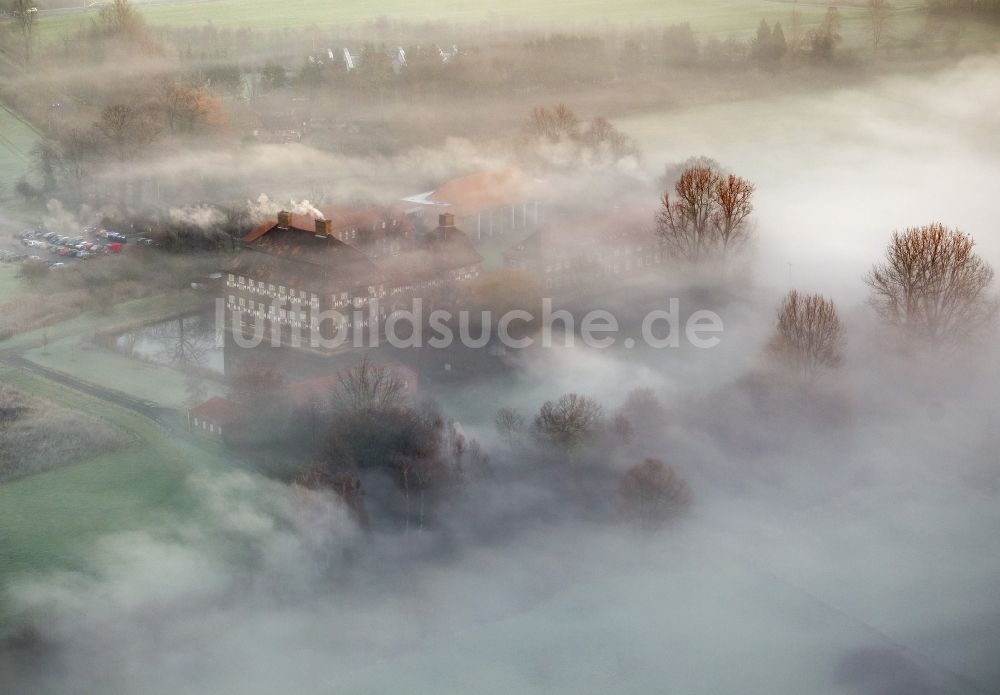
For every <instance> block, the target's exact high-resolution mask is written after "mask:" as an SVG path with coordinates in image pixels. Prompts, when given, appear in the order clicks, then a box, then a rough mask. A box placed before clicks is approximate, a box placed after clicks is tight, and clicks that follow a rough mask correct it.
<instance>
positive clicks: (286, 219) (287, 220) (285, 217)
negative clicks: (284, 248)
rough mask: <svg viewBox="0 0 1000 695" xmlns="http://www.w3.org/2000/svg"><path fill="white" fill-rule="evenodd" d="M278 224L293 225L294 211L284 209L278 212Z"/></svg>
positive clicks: (286, 226) (285, 226)
mask: <svg viewBox="0 0 1000 695" xmlns="http://www.w3.org/2000/svg"><path fill="white" fill-rule="evenodd" d="M278 226H279V227H283V228H288V227H291V226H292V213H290V212H288V211H286V210H282V211H281V212H279V213H278Z"/></svg>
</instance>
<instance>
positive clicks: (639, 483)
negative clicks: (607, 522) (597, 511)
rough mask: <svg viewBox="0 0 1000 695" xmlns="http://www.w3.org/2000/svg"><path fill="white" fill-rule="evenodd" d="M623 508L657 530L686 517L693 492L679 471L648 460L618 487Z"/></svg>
mask: <svg viewBox="0 0 1000 695" xmlns="http://www.w3.org/2000/svg"><path fill="white" fill-rule="evenodd" d="M618 494H619V496H620V498H621V503H622V509H623V511H624V512H625V514H626V515H627V516H629V517H630V518H632V519H634V520H635V521H637V522H638V523H639V524H641V525H643V526H646V527H656V526H659V525H661V524H663V523H664V522H666V521H669V520H671V519H673V518H676V517H678V516H680V515H681V514H683V513H684V512H685V511H687V509H688V508H689V507H690V506H691V501H692V495H691V489H690V488H689V487H688V484H687V483H686V482H685V481H684V479H683V478H681V477H680V475H678V474H677V472H676V471H675V470H674V469H673V468H671V467H670V466H667V465H666V464H664V463H663V461H660V460H659V459H652V458H648V459H646V460H645V461H643V462H642V463H638V464H636V465H634V466H632V467H631V468H629V469H628V470H627V471H626V472H625V475H624V476H623V477H622V480H621V483H619V486H618Z"/></svg>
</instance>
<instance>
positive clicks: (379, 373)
mask: <svg viewBox="0 0 1000 695" xmlns="http://www.w3.org/2000/svg"><path fill="white" fill-rule="evenodd" d="M405 400H406V382H405V381H404V380H403V378H402V377H400V376H399V375H398V374H396V373H395V372H394V371H392V370H391V369H389V368H388V367H385V366H382V365H378V364H375V363H373V362H371V361H370V360H369V359H368V358H367V357H365V358H364V359H362V360H361V362H359V363H358V364H356V365H355V366H353V367H351V368H350V369H345V370H344V371H342V372H340V374H338V375H337V390H336V392H335V393H334V401H335V402H336V404H337V405H338V406H339V407H340V408H341V409H343V410H349V411H382V410H389V409H392V408H396V407H399V406H401V405H403V403H404V402H405Z"/></svg>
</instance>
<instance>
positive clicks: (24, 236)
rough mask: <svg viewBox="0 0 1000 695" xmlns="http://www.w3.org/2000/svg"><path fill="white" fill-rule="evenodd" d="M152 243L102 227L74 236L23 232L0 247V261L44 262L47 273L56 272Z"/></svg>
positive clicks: (45, 231)
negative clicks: (76, 264) (72, 265)
mask: <svg viewBox="0 0 1000 695" xmlns="http://www.w3.org/2000/svg"><path fill="white" fill-rule="evenodd" d="M152 244H153V242H152V240H151V239H149V238H146V237H142V236H133V237H129V236H127V235H125V234H123V233H120V232H116V231H114V230H109V229H104V228H102V227H87V228H85V229H83V230H81V231H80V233H78V234H76V235H67V234H58V233H56V232H51V231H47V230H45V229H39V228H36V229H26V230H23V231H21V232H19V233H17V234H15V235H14V237H13V239H12V241H11V242H8V243H6V244H4V245H3V246H2V247H0V262H3V263H19V262H24V261H28V260H31V261H36V262H41V263H45V264H46V265H47V266H48V268H49V269H50V270H58V269H60V268H64V267H66V265H67V264H69V263H76V262H82V261H87V260H89V259H91V258H94V257H95V256H103V255H116V254H120V253H122V252H123V251H124V250H125V248H126V246H127V245H131V246H143V245H145V246H151V245H152Z"/></svg>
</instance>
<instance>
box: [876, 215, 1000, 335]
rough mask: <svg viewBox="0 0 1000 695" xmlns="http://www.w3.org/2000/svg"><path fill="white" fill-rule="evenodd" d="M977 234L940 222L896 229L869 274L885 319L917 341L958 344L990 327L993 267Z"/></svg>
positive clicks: (993, 309) (993, 304)
mask: <svg viewBox="0 0 1000 695" xmlns="http://www.w3.org/2000/svg"><path fill="white" fill-rule="evenodd" d="M974 249H975V242H974V241H973V239H972V237H971V236H969V235H968V234H966V233H965V232H962V231H960V230H958V229H952V228H949V227H946V226H945V225H943V224H940V223H933V224H928V225H924V226H922V227H910V228H907V229H905V230H904V231H902V232H895V233H893V235H892V239H891V240H890V242H889V245H888V248H887V249H886V257H885V260H884V261H882V262H880V263H876V264H875V265H874V266H873V267H872V269H871V270H870V271H869V272H868V274H867V275H866V276H865V282H866V283H867V284H868V286H869V288H870V289H871V304H872V306H873V307H874V308H875V310H876V311H877V312H878V315H879V317H880V318H882V319H883V320H884V321H886V322H887V323H888V324H890V325H892V326H894V327H896V328H897V329H899V330H900V331H901V332H902V333H903V335H904V336H905V337H906V338H907V339H909V340H911V341H916V342H917V344H919V345H923V346H925V347H927V348H929V349H930V350H931V351H935V352H936V351H940V350H947V349H952V348H956V347H958V346H960V345H962V344H963V343H965V342H967V341H968V340H969V339H970V338H974V337H976V336H978V335H979V334H981V333H982V332H983V331H984V330H985V329H986V328H987V327H989V326H991V325H992V324H993V322H994V319H995V318H996V314H997V301H996V298H995V297H993V296H991V295H990V294H989V293H988V290H989V288H990V285H991V284H992V283H993V267H992V266H991V265H990V264H989V263H987V262H986V261H985V260H983V259H982V258H981V257H980V256H979V255H978V254H977V253H976V252H975V250H974Z"/></svg>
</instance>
